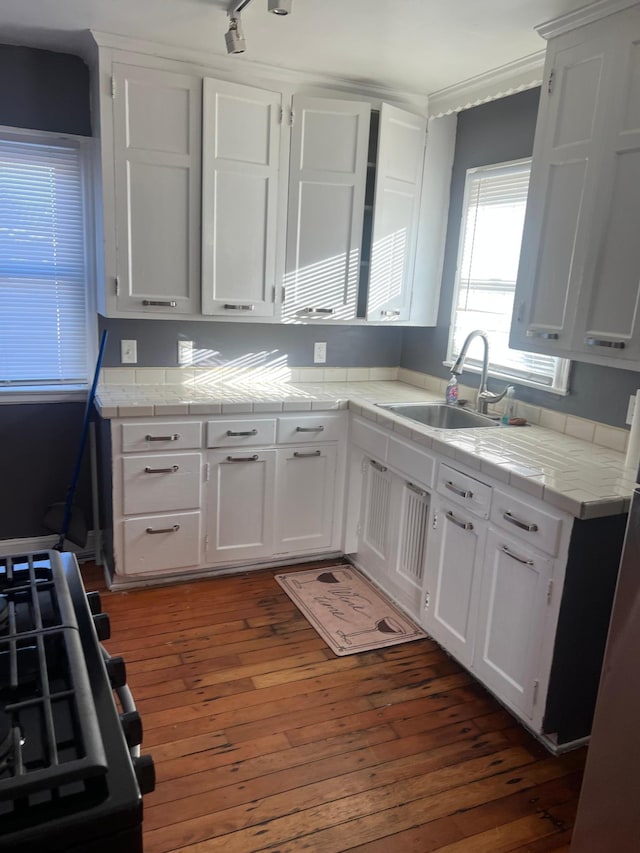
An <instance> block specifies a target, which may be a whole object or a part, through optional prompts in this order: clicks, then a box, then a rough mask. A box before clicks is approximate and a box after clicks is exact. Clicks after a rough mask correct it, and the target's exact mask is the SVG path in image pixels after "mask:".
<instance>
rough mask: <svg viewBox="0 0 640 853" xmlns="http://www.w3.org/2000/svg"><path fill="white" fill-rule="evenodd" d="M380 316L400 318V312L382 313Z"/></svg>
mask: <svg viewBox="0 0 640 853" xmlns="http://www.w3.org/2000/svg"><path fill="white" fill-rule="evenodd" d="M380 315H381V316H382V317H399V316H400V311H381V312H380Z"/></svg>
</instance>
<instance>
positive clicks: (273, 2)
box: [268, 0, 292, 15]
mask: <svg viewBox="0 0 640 853" xmlns="http://www.w3.org/2000/svg"><path fill="white" fill-rule="evenodd" d="M291 3H292V0H269V5H268V8H269V11H270V12H273V14H274V15H288V14H289V13H290V12H291Z"/></svg>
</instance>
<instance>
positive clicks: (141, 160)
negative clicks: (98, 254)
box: [113, 63, 202, 316]
mask: <svg viewBox="0 0 640 853" xmlns="http://www.w3.org/2000/svg"><path fill="white" fill-rule="evenodd" d="M113 77H114V86H115V93H116V96H115V98H114V101H113V110H114V114H113V118H114V168H115V201H116V210H115V216H116V243H117V248H116V256H117V257H116V267H117V279H116V281H117V297H116V307H117V310H118V311H136V312H143V313H145V312H146V313H150V314H168V315H171V316H173V315H177V314H195V313H198V311H199V310H200V299H199V293H200V197H201V192H200V181H201V155H200V151H201V141H200V133H201V106H200V101H201V91H202V83H201V80H200V79H199V78H197V77H189V76H186V75H184V74H174V73H171V72H168V71H157V70H155V69H151V68H136V67H132V66H128V65H121V64H118V63H116V64H114V66H113Z"/></svg>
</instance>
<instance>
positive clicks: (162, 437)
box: [144, 432, 180, 441]
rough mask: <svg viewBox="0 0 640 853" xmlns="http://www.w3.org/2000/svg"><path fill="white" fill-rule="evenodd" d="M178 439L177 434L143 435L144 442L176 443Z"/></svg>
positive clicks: (178, 435) (178, 434)
mask: <svg viewBox="0 0 640 853" xmlns="http://www.w3.org/2000/svg"><path fill="white" fill-rule="evenodd" d="M179 438H180V433H179V432H174V434H173V435H145V437H144V440H145V441H177V440H178V439H179Z"/></svg>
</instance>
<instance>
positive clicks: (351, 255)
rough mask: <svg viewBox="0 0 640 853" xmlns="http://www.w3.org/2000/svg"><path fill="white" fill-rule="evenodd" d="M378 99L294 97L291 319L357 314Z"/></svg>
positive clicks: (287, 316) (287, 312)
mask: <svg viewBox="0 0 640 853" xmlns="http://www.w3.org/2000/svg"><path fill="white" fill-rule="evenodd" d="M370 111H371V110H370V105H369V104H365V103H360V102H357V101H340V100H328V99H323V98H310V97H305V96H298V95H296V96H294V98H293V128H292V135H291V155H290V168H289V205H288V223H287V255H286V272H285V281H284V286H285V298H284V301H283V306H282V313H283V319H284V320H285V321H287V322H292V321H295V320H301V319H302V320H313V319H336V320H352V319H354V318H355V316H356V309H357V301H358V278H359V265H360V253H361V247H362V223H363V215H364V193H365V183H366V176H367V145H368V139H369V118H370Z"/></svg>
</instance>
